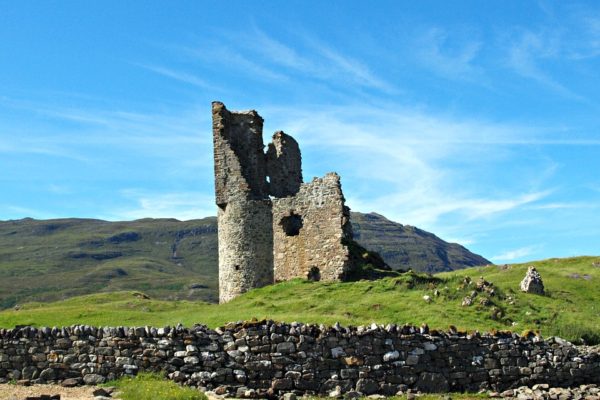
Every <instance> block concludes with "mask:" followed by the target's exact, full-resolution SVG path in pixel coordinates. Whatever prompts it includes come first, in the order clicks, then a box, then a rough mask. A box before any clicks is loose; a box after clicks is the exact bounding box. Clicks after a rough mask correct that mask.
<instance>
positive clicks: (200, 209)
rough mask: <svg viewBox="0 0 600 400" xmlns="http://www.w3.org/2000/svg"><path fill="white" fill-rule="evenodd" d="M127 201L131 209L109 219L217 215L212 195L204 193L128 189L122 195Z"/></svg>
mask: <svg viewBox="0 0 600 400" xmlns="http://www.w3.org/2000/svg"><path fill="white" fill-rule="evenodd" d="M120 195H121V196H123V197H124V198H125V199H127V200H129V201H132V202H133V203H134V204H133V206H131V207H127V208H122V209H120V210H117V211H115V212H114V213H113V214H109V215H107V216H106V218H107V219H111V220H115V219H117V220H119V219H126V220H130V219H140V218H148V217H152V218H177V219H180V220H190V219H197V218H203V217H208V216H211V215H215V207H214V206H213V204H214V199H213V196H212V194H211V195H208V194H207V193H203V192H173V193H164V192H154V193H152V192H148V191H146V190H139V189H127V190H123V191H121V193H120Z"/></svg>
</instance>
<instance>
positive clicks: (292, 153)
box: [212, 102, 354, 303]
mask: <svg viewBox="0 0 600 400" xmlns="http://www.w3.org/2000/svg"><path fill="white" fill-rule="evenodd" d="M212 114H213V141H214V159H215V199H216V203H217V206H218V208H219V210H218V224H219V234H218V240H219V300H220V302H222V303H223V302H227V301H229V300H231V299H232V298H234V297H236V296H238V295H240V294H241V293H244V292H246V291H248V290H250V289H252V288H257V287H261V286H265V285H269V284H272V283H274V282H277V281H282V280H287V279H291V278H296V277H303V278H310V279H323V280H341V279H344V277H345V276H346V275H347V274H348V273H349V272H350V271H351V270H352V269H353V268H354V265H353V263H354V260H352V258H351V257H350V252H349V250H348V247H347V245H346V243H347V240H350V239H351V238H352V230H351V225H350V223H349V218H350V211H349V209H348V208H347V207H346V206H345V204H344V201H345V200H344V195H343V193H342V188H341V184H340V178H339V176H338V175H337V174H334V173H331V174H327V175H326V176H325V177H324V178H322V179H317V178H315V179H314V180H313V181H312V182H309V183H303V182H302V157H301V154H300V148H299V146H298V143H297V142H296V141H295V140H294V138H292V137H291V136H289V135H287V134H285V133H284V132H281V131H278V132H275V134H274V135H273V140H272V142H271V143H269V145H268V148H267V151H266V153H265V152H264V144H263V140H262V127H263V119H262V118H261V117H260V115H258V113H257V112H256V111H241V112H231V111H229V110H227V109H226V108H225V106H224V105H223V103H220V102H214V103H213V105H212Z"/></svg>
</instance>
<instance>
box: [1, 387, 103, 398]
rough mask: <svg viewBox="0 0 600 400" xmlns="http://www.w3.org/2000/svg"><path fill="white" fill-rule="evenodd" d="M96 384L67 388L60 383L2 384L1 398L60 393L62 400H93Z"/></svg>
mask: <svg viewBox="0 0 600 400" xmlns="http://www.w3.org/2000/svg"><path fill="white" fill-rule="evenodd" d="M95 389H96V387H95V386H79V387H73V388H65V387H62V386H59V385H32V386H20V385H9V384H2V385H0V399H2V400H23V399H24V398H26V397H28V396H41V395H43V394H45V395H56V394H60V400H93V399H94V396H93V395H92V392H93V391H94V390H95Z"/></svg>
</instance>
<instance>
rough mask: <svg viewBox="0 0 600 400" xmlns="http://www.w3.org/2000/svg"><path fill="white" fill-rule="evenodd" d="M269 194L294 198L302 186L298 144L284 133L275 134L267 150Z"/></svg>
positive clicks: (300, 157)
mask: <svg viewBox="0 0 600 400" xmlns="http://www.w3.org/2000/svg"><path fill="white" fill-rule="evenodd" d="M267 174H268V175H269V179H270V180H269V193H270V194H271V196H274V197H288V196H294V195H295V194H296V193H298V190H300V185H301V184H302V156H301V155H300V147H299V146H298V142H296V140H294V138H293V137H291V136H290V135H286V134H285V133H284V132H281V131H279V132H275V134H274V135H273V141H272V142H271V143H269V148H268V150H267Z"/></svg>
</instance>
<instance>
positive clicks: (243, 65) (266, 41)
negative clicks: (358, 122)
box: [177, 27, 397, 93]
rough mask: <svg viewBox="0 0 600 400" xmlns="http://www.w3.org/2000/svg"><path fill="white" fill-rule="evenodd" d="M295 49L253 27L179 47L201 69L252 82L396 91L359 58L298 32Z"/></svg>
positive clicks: (293, 46) (295, 33)
mask: <svg viewBox="0 0 600 400" xmlns="http://www.w3.org/2000/svg"><path fill="white" fill-rule="evenodd" d="M293 35H294V36H295V39H296V40H295V41H294V45H290V44H288V43H284V42H282V41H281V40H278V39H276V38H274V37H272V36H270V35H268V34H267V33H266V32H264V31H263V30H261V29H259V28H256V27H254V28H253V29H249V30H248V31H245V32H243V34H231V33H230V32H225V33H223V34H222V35H221V37H220V39H216V40H213V41H210V42H207V41H201V42H199V44H198V45H196V46H183V47H181V46H180V47H177V48H178V49H179V51H182V52H183V53H184V54H187V55H188V56H191V57H193V58H195V59H197V60H201V61H202V62H203V64H204V65H205V66H206V65H213V66H214V67H218V68H224V69H228V70H233V71H236V72H238V73H241V74H244V75H245V76H248V77H249V78H251V79H259V80H263V81H269V82H274V83H276V84H282V83H285V84H296V85H297V84H300V82H306V81H310V82H315V81H318V82H320V83H321V84H324V85H328V86H329V85H334V86H337V87H338V88H339V87H340V86H341V85H343V86H344V88H345V89H346V90H347V89H350V88H370V89H376V90H379V91H382V92H386V93H392V92H396V91H397V90H396V88H394V86H393V85H392V84H390V83H389V82H387V81H386V80H384V79H383V78H381V77H380V76H377V75H376V74H375V73H374V72H373V70H372V69H371V67H370V66H368V65H367V64H365V63H364V62H362V61H361V60H359V59H358V58H356V57H352V56H350V55H348V54H345V53H344V52H342V51H340V50H338V49H335V48H333V47H331V46H329V45H328V44H327V43H325V42H323V41H321V40H319V39H317V38H315V37H313V36H312V35H310V34H308V33H306V32H301V31H296V32H294V33H293Z"/></svg>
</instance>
